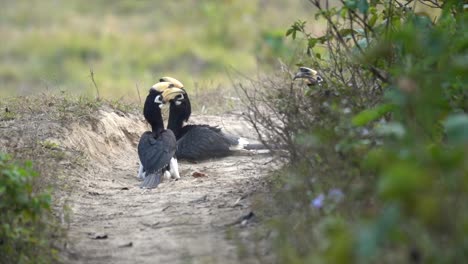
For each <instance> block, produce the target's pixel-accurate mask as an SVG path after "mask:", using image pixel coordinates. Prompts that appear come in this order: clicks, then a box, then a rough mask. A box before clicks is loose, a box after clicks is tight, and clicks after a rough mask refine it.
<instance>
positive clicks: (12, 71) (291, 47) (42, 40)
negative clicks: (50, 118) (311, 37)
mask: <svg viewBox="0 0 468 264" xmlns="http://www.w3.org/2000/svg"><path fill="white" fill-rule="evenodd" d="M0 3H1V8H0V35H1V38H2V44H1V46H0V58H1V59H0V88H1V89H0V96H14V95H24V94H30V93H37V92H40V91H44V90H58V91H62V90H64V91H72V92H74V93H77V94H80V95H81V94H85V95H95V94H96V89H95V88H94V86H93V84H92V82H91V79H90V69H92V70H93V71H94V74H95V80H96V83H97V85H98V87H99V92H100V95H101V96H102V97H104V98H113V99H118V98H122V99H124V100H129V101H133V100H137V98H138V93H137V89H136V86H138V87H139V89H140V92H141V93H142V94H144V93H146V90H147V88H149V87H150V86H151V85H152V84H154V83H155V82H156V81H157V80H158V78H159V77H160V76H162V75H169V76H173V77H176V78H178V79H180V80H182V81H183V82H184V84H185V86H186V88H187V89H189V90H190V89H193V88H194V87H195V88H196V89H210V88H216V87H219V86H230V85H231V81H230V76H229V74H228V73H229V72H236V74H235V75H239V76H241V75H247V76H254V75H257V73H268V72H270V71H271V70H272V69H273V68H275V67H277V66H278V58H283V59H285V60H286V62H287V60H288V59H287V58H291V57H292V56H291V55H292V54H294V53H297V51H298V50H300V48H299V47H297V44H292V43H291V42H289V41H287V40H286V39H285V37H284V32H285V30H286V29H287V28H288V27H289V26H290V25H291V24H292V23H293V22H294V21H295V20H297V19H306V18H309V17H311V16H312V15H313V13H314V10H313V8H312V7H311V5H309V4H308V3H307V1H305V0H296V1H284V0H270V1H266V0H212V1H209V0H207V1H193V0H192V1H190V0H183V1H130V0H129V1H124V0H121V1H111V0H101V1H79V0H69V1H58V0H31V1H25V0H23V1H22V0H20V1H7V0H2V1H1V2H0ZM310 27H311V28H310V30H311V31H314V30H318V29H315V28H314V25H311V26H310ZM295 45H296V46H295ZM289 60H291V59H289ZM231 77H232V76H231Z"/></svg>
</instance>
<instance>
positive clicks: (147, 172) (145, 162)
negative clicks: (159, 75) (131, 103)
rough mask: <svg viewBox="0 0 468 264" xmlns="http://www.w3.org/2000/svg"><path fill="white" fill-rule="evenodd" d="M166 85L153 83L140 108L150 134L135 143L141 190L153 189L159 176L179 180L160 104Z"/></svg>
mask: <svg viewBox="0 0 468 264" xmlns="http://www.w3.org/2000/svg"><path fill="white" fill-rule="evenodd" d="M173 86H174V85H173V84H171V83H169V82H160V83H157V84H155V85H154V86H153V87H151V89H150V90H149V94H148V96H147V97H146V100H145V105H144V107H143V115H144V116H145V119H146V120H147V121H148V123H150V125H151V130H152V131H146V132H145V133H143V135H142V136H141V137H140V141H139V143H138V157H139V158H140V162H141V165H140V170H139V173H138V174H139V177H140V178H142V179H143V183H142V184H141V186H140V187H141V188H148V189H151V188H156V187H157V186H158V185H159V183H160V182H161V176H163V175H164V176H165V177H170V176H172V177H173V178H176V179H178V178H180V176H179V170H178V164H177V159H176V158H175V152H176V147H177V143H176V137H175V135H174V133H173V132H172V131H171V130H169V129H167V130H165V129H164V122H163V118H162V115H161V107H162V106H163V104H164V101H163V96H162V95H161V91H163V90H165V89H168V88H172V87H173Z"/></svg>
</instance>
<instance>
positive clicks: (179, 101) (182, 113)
mask: <svg viewBox="0 0 468 264" xmlns="http://www.w3.org/2000/svg"><path fill="white" fill-rule="evenodd" d="M160 81H164V82H170V83H172V84H174V86H175V87H176V88H168V89H166V90H165V91H164V92H163V98H164V100H165V101H169V102H170V109H169V121H168V125H167V128H168V129H171V130H172V131H173V132H174V134H175V136H176V138H177V151H176V156H177V158H178V159H185V160H190V161H200V160H204V159H209V158H219V157H225V156H228V155H230V154H232V151H233V150H239V149H246V150H252V149H265V146H263V145H262V144H248V142H247V140H246V139H244V138H241V137H237V136H233V135H229V134H226V133H224V132H222V131H221V129H220V128H219V127H214V126H210V125H185V126H184V122H186V121H188V119H189V117H190V114H191V112H192V109H191V105H190V100H189V97H188V94H187V91H185V89H184V86H183V84H182V83H181V82H180V81H178V80H176V79H174V78H171V77H162V78H161V79H160Z"/></svg>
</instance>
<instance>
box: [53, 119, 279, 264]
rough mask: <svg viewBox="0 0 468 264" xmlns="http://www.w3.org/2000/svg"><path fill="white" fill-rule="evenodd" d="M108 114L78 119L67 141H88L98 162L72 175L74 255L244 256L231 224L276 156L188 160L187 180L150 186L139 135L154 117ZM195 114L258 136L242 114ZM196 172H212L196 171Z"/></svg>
mask: <svg viewBox="0 0 468 264" xmlns="http://www.w3.org/2000/svg"><path fill="white" fill-rule="evenodd" d="M100 115H101V116H102V117H101V118H100V119H99V121H96V122H95V123H94V124H89V126H83V125H80V126H78V125H76V126H74V127H73V128H72V129H71V131H70V134H71V135H70V137H69V138H68V139H67V140H66V142H62V144H65V145H66V146H68V147H70V148H75V149H76V148H78V149H81V150H82V151H83V153H86V155H87V159H88V161H89V163H88V164H90V165H89V167H87V168H86V169H84V170H82V171H76V170H75V171H74V172H70V175H69V177H70V179H71V180H73V181H74V182H75V183H76V184H74V185H75V186H76V187H75V188H74V189H73V191H72V192H71V194H70V196H71V197H70V198H71V199H70V200H71V209H72V210H71V211H72V218H71V224H70V228H69V240H70V241H71V243H70V244H69V245H68V246H67V251H68V252H69V254H68V261H69V262H70V263H240V261H239V260H238V256H237V248H236V246H235V242H234V241H231V240H228V239H227V238H226V230H228V229H229V228H230V226H231V225H230V224H231V223H233V222H235V221H236V219H238V218H239V217H241V216H243V215H246V214H248V213H249V212H250V210H251V209H250V208H249V206H250V203H251V194H252V193H254V192H255V191H256V190H257V189H261V188H262V185H263V178H264V176H266V174H267V169H268V168H269V167H270V166H271V163H269V161H270V160H271V157H268V156H267V155H252V154H243V155H236V156H231V157H227V158H223V159H217V160H209V161H205V162H201V163H198V164H192V163H187V162H181V163H180V165H179V166H180V172H181V177H182V179H181V180H179V181H169V182H164V183H162V184H161V185H160V186H159V187H158V188H157V189H154V190H151V191H142V190H141V189H140V188H139V187H138V186H139V181H138V180H137V178H136V174H137V168H138V163H137V161H138V157H137V153H136V143H137V141H138V138H139V136H140V135H141V133H142V132H143V131H145V130H147V127H146V125H145V124H144V122H142V120H141V118H140V117H137V116H131V115H125V116H123V115H118V114H116V113H115V112H101V113H100ZM192 121H193V122H194V123H210V124H216V125H220V126H222V127H223V129H225V130H226V131H228V132H230V133H232V134H236V135H240V136H243V137H249V138H255V135H254V134H253V131H252V129H250V128H249V125H248V123H246V122H245V121H243V120H242V119H241V118H240V117H239V116H236V115H224V116H219V117H215V116H194V117H193V120H192ZM193 172H201V173H203V174H205V175H206V176H204V177H198V178H195V177H193V176H192V174H193ZM237 226H238V225H237ZM248 262H251V263H255V261H253V260H249V261H247V263H248ZM242 263H246V261H245V260H243V261H242Z"/></svg>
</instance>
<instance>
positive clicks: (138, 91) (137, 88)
mask: <svg viewBox="0 0 468 264" xmlns="http://www.w3.org/2000/svg"><path fill="white" fill-rule="evenodd" d="M135 87H136V90H137V93H138V100H140V105H141V96H140V88H139V87H138V82H136V83H135Z"/></svg>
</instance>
